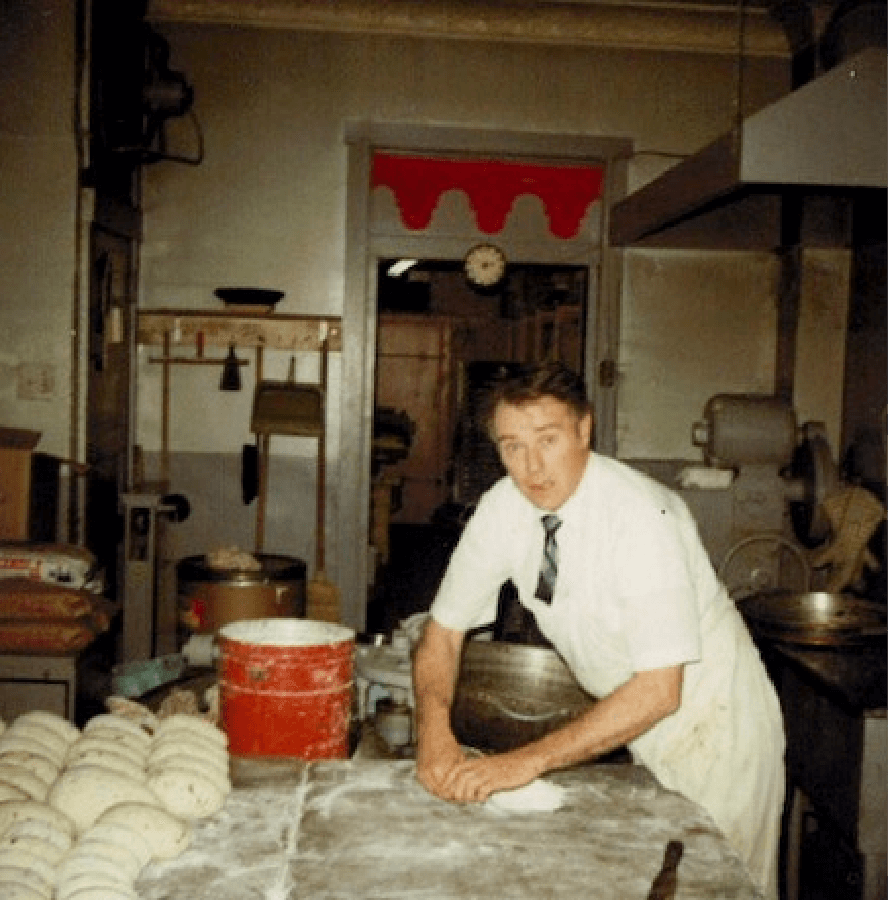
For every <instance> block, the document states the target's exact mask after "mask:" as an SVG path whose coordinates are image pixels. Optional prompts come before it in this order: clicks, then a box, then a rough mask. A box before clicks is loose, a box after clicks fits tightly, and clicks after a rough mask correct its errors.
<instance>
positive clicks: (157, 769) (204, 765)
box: [148, 755, 231, 796]
mask: <svg viewBox="0 0 888 900" xmlns="http://www.w3.org/2000/svg"><path fill="white" fill-rule="evenodd" d="M170 770H176V771H183V772H194V773H195V774H196V775H199V776H200V777H201V778H206V779H208V780H209V781H210V782H212V783H213V785H215V787H216V788H217V789H218V790H220V791H221V792H222V794H223V795H225V796H228V794H230V793H231V778H230V777H229V775H228V772H225V771H222V770H221V769H220V768H219V767H218V766H216V765H215V764H213V763H211V762H209V763H208V762H207V761H205V760H201V759H198V758H195V757H193V756H188V755H180V756H170V757H169V758H167V759H165V760H164V761H163V762H159V763H151V762H149V763H148V784H149V785H151V783H152V780H153V779H154V778H157V777H158V776H159V775H162V774H163V773H164V772H167V771H170ZM152 790H153V788H152Z"/></svg>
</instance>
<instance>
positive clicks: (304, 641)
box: [219, 616, 356, 647]
mask: <svg viewBox="0 0 888 900" xmlns="http://www.w3.org/2000/svg"><path fill="white" fill-rule="evenodd" d="M355 637H356V632H355V631H354V629H352V628H349V627H348V626H346V625H339V624H337V623H334V622H321V621H318V620H315V619H297V618H287V617H283V616H282V617H279V618H267V619H240V620H238V621H237V622H229V623H228V624H227V625H223V626H222V627H221V628H220V629H219V638H220V639H221V640H226V641H231V642H234V643H238V644H248V645H254V646H263V647H314V646H318V645H329V644H341V643H354V640H355Z"/></svg>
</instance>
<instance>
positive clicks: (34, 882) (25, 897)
mask: <svg viewBox="0 0 888 900" xmlns="http://www.w3.org/2000/svg"><path fill="white" fill-rule="evenodd" d="M0 897H2V898H3V900H51V898H52V886H51V885H47V884H44V883H43V882H41V881H40V880H39V879H35V878H34V875H33V873H31V872H29V871H27V870H24V869H6V870H4V869H0Z"/></svg>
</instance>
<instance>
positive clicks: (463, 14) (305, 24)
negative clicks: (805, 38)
mask: <svg viewBox="0 0 888 900" xmlns="http://www.w3.org/2000/svg"><path fill="white" fill-rule="evenodd" d="M741 8H742V16H741V13H740V10H741ZM148 18H149V19H150V20H151V21H153V22H157V23H162V22H187V23H197V24H206V25H227V26H241V27H251V28H274V29H282V30H297V31H326V32H340V33H348V34H369V35H382V36H412V37H421V38H435V39H451V40H472V41H497V42H512V43H525V44H538V45H553V46H564V47H601V48H612V49H633V50H652V51H664V50H666V51H681V52H699V53H712V54H721V55H736V54H737V53H738V48H739V47H740V45H741V40H740V35H741V33H742V50H743V55H744V56H766V57H778V58H781V59H787V58H789V56H790V47H789V44H788V40H787V36H786V32H785V30H784V28H783V27H782V26H781V24H780V23H779V22H778V21H777V20H776V18H775V17H773V16H771V15H770V14H769V12H768V10H767V8H765V7H762V6H761V5H760V4H743V6H742V7H741V5H740V4H739V3H738V4H737V5H732V4H730V3H724V4H721V3H718V2H711V0H710V2H697V3H689V2H673V0H657V2H651V0H647V2H643V0H635V2H626V3H615V2H609V0H588V2H576V0H573V2H564V0H560V2H544V3H531V2H518V0H386V2H378V0H338V2H336V3H331V2H328V0H149V3H148ZM741 21H742V28H741Z"/></svg>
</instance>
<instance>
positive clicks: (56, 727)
mask: <svg viewBox="0 0 888 900" xmlns="http://www.w3.org/2000/svg"><path fill="white" fill-rule="evenodd" d="M15 721H16V722H17V723H19V724H24V723H26V722H32V723H34V724H37V725H42V726H43V727H44V728H48V729H49V730H50V731H54V732H55V733H56V734H57V735H58V736H59V737H61V738H64V739H65V740H66V741H67V742H68V743H69V744H70V743H71V742H72V741H76V740H77V738H79V737H80V729H79V728H78V727H77V726H76V725H73V724H72V723H71V722H69V721H68V720H67V719H65V718H63V717H62V716H60V715H58V713H53V712H46V711H44V710H42V709H33V710H31V711H30V712H25V713H22V714H21V715H20V716H19V717H18V718H17V719H16V720H15Z"/></svg>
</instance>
